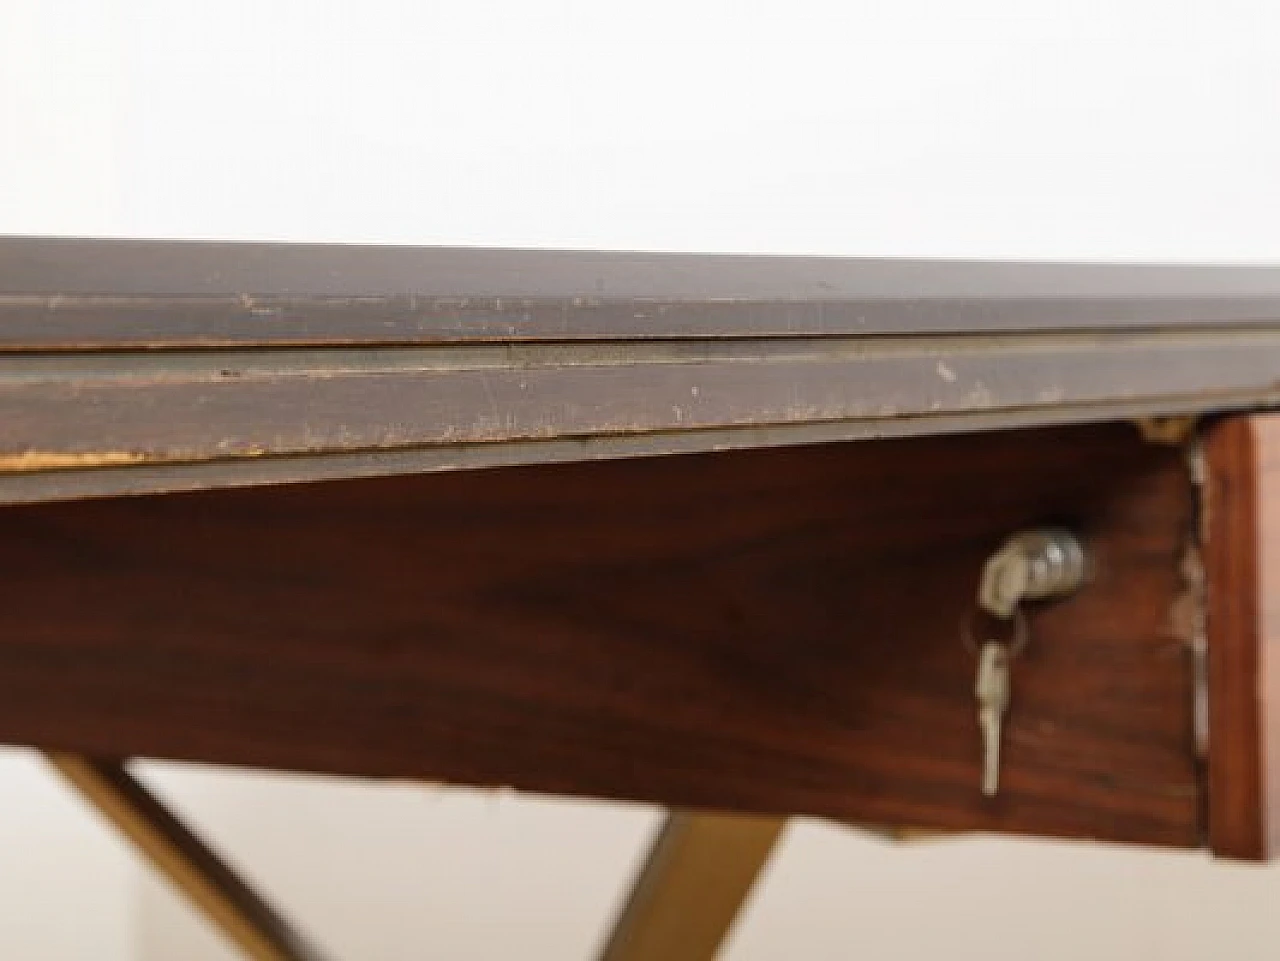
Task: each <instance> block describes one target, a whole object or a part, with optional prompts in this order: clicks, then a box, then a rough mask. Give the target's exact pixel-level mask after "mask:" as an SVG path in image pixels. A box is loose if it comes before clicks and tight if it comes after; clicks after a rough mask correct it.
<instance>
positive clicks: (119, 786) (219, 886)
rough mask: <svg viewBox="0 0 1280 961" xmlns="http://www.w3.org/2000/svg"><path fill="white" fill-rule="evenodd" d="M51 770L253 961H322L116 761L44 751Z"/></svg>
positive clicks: (286, 924) (313, 950) (265, 903)
mask: <svg viewBox="0 0 1280 961" xmlns="http://www.w3.org/2000/svg"><path fill="white" fill-rule="evenodd" d="M45 756H46V757H47V758H48V760H49V763H50V764H52V765H53V767H54V768H56V769H57V771H58V772H59V773H60V774H61V775H62V776H63V777H64V778H66V779H67V780H68V781H70V782H71V784H72V785H74V786H75V787H76V788H77V789H78V790H79V792H80V793H81V794H82V795H83V796H84V798H85V799H86V800H87V801H88V802H89V803H90V804H92V805H93V806H94V807H95V808H97V809H98V810H99V811H101V812H102V813H103V814H104V815H105V816H106V817H107V819H108V820H109V821H111V823H112V824H114V825H115V826H116V828H118V829H119V830H120V832H121V833H123V834H124V835H125V836H126V837H127V838H128V839H129V840H130V841H132V842H133V843H134V845H135V846H136V847H137V848H138V850H139V851H140V852H141V853H142V854H143V855H144V856H145V857H146V858H147V860H149V861H150V862H151V864H152V866H153V867H154V868H156V869H157V870H158V871H160V872H161V873H162V874H164V875H165V876H166V877H167V878H168V879H169V880H170V881H171V882H172V883H173V884H174V886H175V887H177V888H178V890H180V891H181V892H182V893H183V894H185V895H186V896H187V897H188V898H189V899H190V900H191V902H192V904H194V905H195V906H196V907H197V908H198V909H199V910H200V911H202V912H203V913H204V914H205V916H206V917H207V918H208V919H209V920H210V921H212V922H213V924H214V925H215V926H216V927H217V928H219V929H220V930H221V931H222V932H223V933H224V934H225V935H226V936H227V937H228V938H230V939H231V940H232V941H233V942H234V943H235V944H237V945H238V946H239V947H240V949H241V950H243V951H244V953H245V955H246V956H248V957H249V958H252V959H253V961H321V958H322V955H321V954H320V953H319V952H318V951H317V950H315V949H314V948H312V947H311V946H310V945H308V944H307V943H306V942H305V941H304V939H303V938H302V937H301V936H300V935H299V934H298V933H297V932H295V931H294V930H293V929H292V928H291V927H290V926H289V925H288V923H287V922H285V920H284V919H283V918H281V917H280V916H279V915H278V914H277V913H276V912H275V910H274V909H273V908H272V907H271V906H270V905H269V904H268V903H267V902H266V901H265V900H263V899H262V898H261V897H259V896H258V895H257V894H256V893H255V892H254V891H253V890H252V889H251V888H250V887H249V886H248V885H247V884H246V883H245V882H244V881H243V880H241V878H239V877H238V876H237V875H236V874H235V872H234V871H232V870H231V868H230V867H228V866H227V865H226V864H225V863H223V861H222V860H221V859H220V858H219V857H218V856H217V855H216V854H215V853H214V852H213V851H211V850H210V849H209V848H208V847H206V846H205V844H204V842H202V841H201V840H200V839H199V838H198V837H196V836H195V835H194V834H192V833H191V831H190V830H189V829H188V828H187V827H186V825H184V824H183V823H182V822H181V821H179V820H178V819H177V818H176V817H175V816H174V815H173V814H172V813H171V812H170V811H169V810H168V808H166V807H165V806H164V804H163V803H162V802H161V801H160V800H159V799H158V798H156V797H155V795H153V794H151V792H150V791H148V790H147V789H146V788H145V787H143V786H142V785H141V784H139V783H138V781H136V780H135V779H134V778H133V776H132V775H130V774H129V772H128V771H127V770H125V768H124V766H123V765H122V764H121V763H120V762H118V761H106V760H99V759H96V758H88V757H83V756H81V755H78V754H62V753H55V752H48V753H46V755H45Z"/></svg>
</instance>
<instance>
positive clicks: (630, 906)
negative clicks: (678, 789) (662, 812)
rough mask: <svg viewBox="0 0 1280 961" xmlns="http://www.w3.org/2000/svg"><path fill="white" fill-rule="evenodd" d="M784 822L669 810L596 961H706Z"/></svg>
mask: <svg viewBox="0 0 1280 961" xmlns="http://www.w3.org/2000/svg"><path fill="white" fill-rule="evenodd" d="M785 824H786V821H785V819H783V818H768V817H744V816H739V815H730V814H723V815H722V814H699V813H693V812H674V813H672V814H670V815H669V816H668V817H667V821H666V823H665V824H664V825H663V826H662V829H661V831H660V832H659V834H658V837H657V840H656V841H655V842H654V845H653V849H652V851H651V852H650V853H649V859H648V861H647V862H646V863H645V866H644V868H643V869H642V870H641V872H640V877H639V879H638V880H637V882H636V884H635V887H634V888H632V891H631V895H630V897H629V898H628V901H627V904H626V906H625V907H624V908H623V910H622V914H621V916H620V917H619V918H618V921H617V923H616V924H615V925H614V928H613V932H612V934H611V935H610V937H609V941H608V944H607V945H606V946H605V949H604V951H603V952H602V953H601V955H600V961H710V959H712V958H714V957H715V955H716V952H717V951H718V950H719V948H720V945H721V943H722V942H723V941H724V938H725V935H726V934H727V933H728V932H729V929H730V927H731V926H732V925H733V921H734V918H735V917H737V914H738V909H739V908H740V907H741V906H742V902H743V901H744V900H746V897H747V895H748V894H749V893H750V891H751V886H752V885H753V884H754V883H755V880H756V877H757V876H758V875H759V873H760V871H761V869H762V868H763V867H764V865H765V863H766V862H767V861H768V859H769V855H770V853H771V852H772V851H773V847H774V843H775V842H776V841H777V839H778V835H779V834H780V833H781V831H782V828H783V826H784V825H785Z"/></svg>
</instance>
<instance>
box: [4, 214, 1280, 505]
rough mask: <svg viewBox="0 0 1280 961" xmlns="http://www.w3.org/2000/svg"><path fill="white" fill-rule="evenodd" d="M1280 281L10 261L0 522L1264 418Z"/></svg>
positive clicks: (387, 259) (964, 268)
mask: <svg viewBox="0 0 1280 961" xmlns="http://www.w3.org/2000/svg"><path fill="white" fill-rule="evenodd" d="M1278 374H1280V267H1276V266H1261V265H1231V266H1228V265H1223V266H1195V265H1153V264H1130V265H1098V264H1038V263H995V262H961V261H911V260H848V259H833V258H794V257H759V256H725V255H702V254H640V253H598V252H580V251H579V252H574V251H545V250H528V251H518V250H482V249H459V248H395V247H356V246H318V245H282V244H231V243H197V242H174V241H134V240H82V239H67V238H0V501H23V500H33V499H35V500H40V499H56V498H62V497H76V496H88V495H100V494H117V493H133V492H152V491H164V490H180V489H189V488H200V487H211V486H226V485H239V484H256V483H276V482H292V481H303V480H316V479H323V478H332V477H352V476H367V475H371V474H389V473H406V472H415V471H422V470H440V469H457V468H467V467H482V466H492V465H502V464H538V463H546V462H553V461H561V460H583V459H593V458H599V457H617V456H633V455H648V454H660V453H676V452H682V451H706V450H718V449H724V448H732V447H754V446H770V445H776V444H786V443H808V442H828V441H837V440H852V439H860V438H873V437H885V436H899V435H907V434H921V433H945V432H953V431H973V430H987V429H995V428H1004V427H1016V426H1026V425H1036V424H1046V423H1071V422H1085V421H1097V420H1111V419H1123V418H1140V417H1148V416H1156V415H1176V414H1188V413H1200V412H1204V411H1216V410H1228V409H1240V408H1248V407H1258V406H1266V405H1269V404H1272V403H1274V402H1275V401H1276V399H1277V398H1278V397H1280V387H1278V386H1277V385H1280V376H1277V375H1278Z"/></svg>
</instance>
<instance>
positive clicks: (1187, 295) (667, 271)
mask: <svg viewBox="0 0 1280 961" xmlns="http://www.w3.org/2000/svg"><path fill="white" fill-rule="evenodd" d="M1277 322H1280V269H1277V268H1274V267H1263V266H1248V265H1245V266H1221V265H1219V266H1196V265H1187V264H1181V265H1158V264H1079V263H1077V264H1071V263H1062V264H1054V263H1001V262H998V261H946V260H934V261H928V260H876V259H855V258H833V257H781V256H742V255H715V254H660V253H638V252H596V251H573V250H492V249H490V250H486V249H479V248H449V247H385V246H383V247H379V246H360V245H349V244H331V245H322V244H254V243H208V242H191V241H156V240H124V239H115V240H103V239H96V240H95V239H81V238H68V237H0V349H4V348H10V349H12V348H20V347H34V348H44V349H48V348H57V349H65V348H84V347H104V346H105V347H124V346H139V347H156V346H165V347H177V346H204V347H207V346H232V345H246V344H275V345H289V344H331V345H333V344H424V343H442V342H458V341H484V340H512V339H516V340H555V341H562V340H574V339H581V338H586V339H619V338H622V339H649V338H658V339H662V338H671V337H798V336H831V335H841V334H844V335H851V334H857V335H862V334H884V333H891V334H918V333H929V332H950V333H972V332H981V331H1010V330H1080V329H1109V328H1111V329H1117V328H1118V329H1133V328H1160V329H1167V328H1169V327H1193V328H1194V327H1203V326H1205V325H1259V324H1261V325H1266V324H1275V323H1277Z"/></svg>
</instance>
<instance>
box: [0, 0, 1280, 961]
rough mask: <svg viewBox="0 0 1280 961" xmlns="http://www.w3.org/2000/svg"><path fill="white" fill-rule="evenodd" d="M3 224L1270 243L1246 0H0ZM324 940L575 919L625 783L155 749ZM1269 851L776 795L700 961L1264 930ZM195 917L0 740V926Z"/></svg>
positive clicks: (635, 847) (1263, 933)
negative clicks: (995, 824)
mask: <svg viewBox="0 0 1280 961" xmlns="http://www.w3.org/2000/svg"><path fill="white" fill-rule="evenodd" d="M0 232H3V233H56V234H101V235H131V236H166V237H225V238H240V239H286V240H325V241H369V242H395V243H426V244H483V245H514V246H570V247H605V248H641V249H664V250H716V251H751V252H788V253H822V254H845V255H860V254H865V255H910V256H992V257H1002V258H1046V257H1047V258H1085V259H1174V260H1194V259H1207V260H1232V259H1243V260H1280V11H1278V8H1277V5H1276V4H1275V3H1274V2H1256V3H1248V2H1232V0H1217V2H1207V0H1206V2H1203V3H1196V2H1190V0H1183V2H1177V0H1163V2H1154V0H1152V2H1147V0H1110V2H1088V0H1074V2H1069V3H1068V2H1063V3H1058V4H1055V3H1048V2H1033V0H1022V2H1018V0H966V2H962V3H956V2H919V0H917V2H881V3H858V2H844V3H837V2H830V3H820V2H811V0H793V2H788V3H778V2H775V3H758V2H747V0H739V2H720V3H710V2H697V0H684V2H674V0H649V2H646V3H643V4H640V3H629V4H620V3H609V2H605V0H596V2H592V3H586V2H584V3H563V2H543V0H538V2H518V0H487V2H475V0H472V2H454V3H450V4H435V3H427V2H423V3H386V2H379V0H364V2H360V3H354V2H344V3H320V2H316V0H312V2H306V3H302V2H299V3H282V2H271V0H258V2H253V3H249V2H229V0H222V2H218V3H208V4H198V3H179V2H123V0H116V2H103V3H87V2H86V3H75V2H62V3H59V2H45V3H37V2H27V0H0ZM152 774H153V775H156V779H157V783H159V784H160V785H161V786H162V787H163V788H164V789H166V790H167V791H169V792H170V793H171V794H172V795H173V796H174V797H175V798H176V799H177V800H179V801H180V802H181V803H182V805H183V806H184V808H185V809H186V810H188V811H190V812H191V813H192V814H193V816H195V818H196V819H197V820H198V821H199V822H200V823H201V824H202V825H204V826H206V827H208V828H210V829H211V832H212V833H213V834H214V835H215V836H216V837H217V838H218V840H219V841H220V842H221V843H222V844H224V846H226V848H227V849H228V850H229V851H231V852H232V853H233V854H234V855H236V856H238V857H239V858H241V859H242V860H243V861H244V863H245V864H246V865H247V866H248V867H249V868H250V870H251V872H252V873H253V874H254V875H255V876H257V877H259V878H261V879H262V880H263V881H264V882H266V884H267V887H268V888H269V889H270V890H271V891H272V892H273V893H276V894H278V895H279V896H280V899H281V901H282V902H283V904H284V906H285V907H286V908H287V909H289V910H291V911H293V912H294V913H297V914H298V915H299V916H300V917H301V918H302V919H303V920H305V921H306V922H307V924H308V925H309V926H311V927H313V928H314V929H315V930H317V931H318V932H319V933H320V934H321V936H322V940H324V941H325V942H326V943H327V944H330V945H332V946H333V947H334V948H335V949H337V950H338V953H339V954H340V955H341V956H343V957H351V958H357V957H358V958H362V959H370V961H381V959H388V961H389V959H410V958H413V959H416V958H421V957H424V956H433V955H434V956H439V957H447V958H477V959H485V958H495V959H496V958H505V957H510V956H515V955H518V956H520V957H522V958H526V959H541V958H547V959H569V958H574V957H586V956H587V953H588V952H589V951H590V949H591V945H592V944H593V943H594V941H595V939H596V938H598V936H599V934H600V931H601V930H602V929H603V926H604V924H605V923H606V921H607V915H608V913H609V911H610V910H612V907H613V905H614V903H615V900H616V898H617V896H618V894H619V892H620V891H621V889H622V887H623V885H624V884H625V881H626V874H627V872H628V871H630V870H632V869H633V868H634V866H635V863H636V858H637V857H638V856H639V854H640V852H641V850H642V848H643V845H644V842H645V839H646V835H647V832H648V831H649V830H650V829H651V828H652V826H653V824H654V818H655V815H654V813H653V812H651V811H649V810H647V809H642V808H635V807H621V806H620V807H612V806H609V807H605V806H593V805H581V804H569V803H565V802H552V801H522V800H513V799H511V798H509V797H505V796H498V797H494V796H489V795H470V794H465V793H459V792H445V793H441V792H439V791H432V790H429V789H426V788H423V787H418V786H396V787H386V786H370V785H359V784H354V783H348V782H323V781H319V780H315V779H297V778H283V777H277V778H272V777H265V776H249V775H244V774H233V773H218V772H211V771H204V770H195V769H174V768H166V769H164V770H161V771H159V772H156V771H154V770H153V771H152ZM1278 898H1280V875H1277V874H1276V873H1275V872H1273V871H1271V870H1259V869H1248V868H1239V867H1229V866H1224V865H1213V864H1210V863H1208V862H1206V861H1205V860H1203V859H1201V858H1198V857H1194V856H1175V855H1167V854H1152V853H1148V852H1138V851H1130V850H1114V851H1105V850H1098V849H1093V848H1089V849H1086V848H1078V847H1071V846H1065V845H1058V846H1051V845H1039V844H1029V843H1019V842H1009V841H955V842H947V843H943V844H936V845H927V846H923V847H912V848H906V849H899V848H890V847H886V846H883V845H880V844H877V843H875V842H872V841H868V840H866V839H863V838H859V837H857V836H855V835H852V834H849V833H847V832H844V831H840V830H836V829H831V828H824V827H820V826H816V825H808V824H805V825H800V826H798V827H797V828H796V829H795V830H793V831H792V833H791V835H790V837H789V840H788V841H787V843H786V845H785V847H784V850H783V853H782V855H781V857H780V858H779V859H778V860H777V862H776V863H775V865H774V867H773V869H772V870H771V871H770V873H769V875H768V877H767V879H766V881H765V883H764V885H763V887H762V889H761V890H760V891H759V896H758V897H757V899H756V900H755V902H754V904H753V907H752V909H751V911H750V912H749V914H748V917H747V919H746V921H745V923H744V924H743V926H742V927H741V928H740V929H739V930H738V931H737V933H736V934H735V938H734V941H733V944H732V946H731V948H730V951H729V956H730V958H731V961H765V959H782V958H805V959H832V961H835V959H844V958H849V957H855V956H856V957H867V958H876V959H881V958H886V959H896V958H901V959H924V958H930V957H935V956H938V955H940V954H942V953H944V952H945V953H946V955H947V956H948V957H950V958H953V959H957V961H961V959H970V958H972V959H975V961H977V959H990V961H1003V959H1009V961H1013V959H1023V958H1028V957H1029V958H1034V959H1058V958H1061V959H1063V961H1066V959H1075V958H1079V957H1082V956H1090V957H1093V958H1096V959H1116V961H1119V959H1126V961H1128V959H1153V961H1154V959H1161V961H1165V959H1169V961H1181V959H1186V961H1191V959H1197V961H1198V959H1201V958H1204V957H1209V956H1221V957H1231V958H1233V959H1244V961H1249V959H1264V958H1272V957H1275V956H1276V953H1277V950H1280V949H1278V948H1277V945H1280V916H1277V913H1276V912H1275V910H1274V907H1273V906H1274V905H1275V904H1276V903H1277V899H1278ZM223 951H224V949H223V948H222V947H221V946H220V945H219V944H218V942H217V941H216V940H215V939H214V938H212V937H211V936H210V935H209V934H208V933H207V932H206V931H204V930H203V929H202V928H201V927H199V926H198V925H197V924H195V923H194V922H192V921H191V920H190V917H189V915H188V914H186V913H185V911H184V909H183V908H181V907H180V906H178V905H177V904H176V903H175V902H174V901H172V900H171V899H170V897H169V895H168V894H167V893H166V892H165V891H163V890H161V889H160V888H159V887H157V886H155V885H154V884H153V883H151V882H150V881H149V880H147V879H145V877H144V876H143V875H142V874H141V873H140V872H139V871H137V870H136V869H135V867H134V865H133V863H132V862H131V861H130V860H129V859H128V858H127V857H126V855H125V853H124V849H123V847H122V846H121V845H120V844H119V843H118V842H116V841H115V840H114V839H113V838H112V837H111V836H110V835H109V834H108V833H107V832H105V831H104V830H102V828H101V826H100V825H98V824H97V823H96V822H95V821H94V820H93V819H92V817H91V816H89V815H88V814H86V813H85V812H84V811H83V810H81V809H80V808H79V807H78V806H77V805H76V803H75V802H74V801H73V800H71V799H70V798H69V796H67V795H65V794H63V793H60V792H59V791H58V790H57V789H56V785H55V784H54V782H53V781H51V780H48V779H47V778H46V777H45V775H44V773H43V771H42V770H41V769H40V767H39V766H38V765H37V764H36V763H35V762H34V761H32V760H31V759H30V758H29V757H28V756H26V755H22V754H18V753H14V752H10V753H7V754H4V755H0V956H3V957H13V958H23V959H26V961H70V959H81V958H89V957H92V958H94V959H98V961H126V959H142V961H161V959H165V961H167V959H172V958H182V959H184V961H188V959H189V961H202V959H214V958H223V957H227V956H228V955H226V954H224V953H222V952H223Z"/></svg>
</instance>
